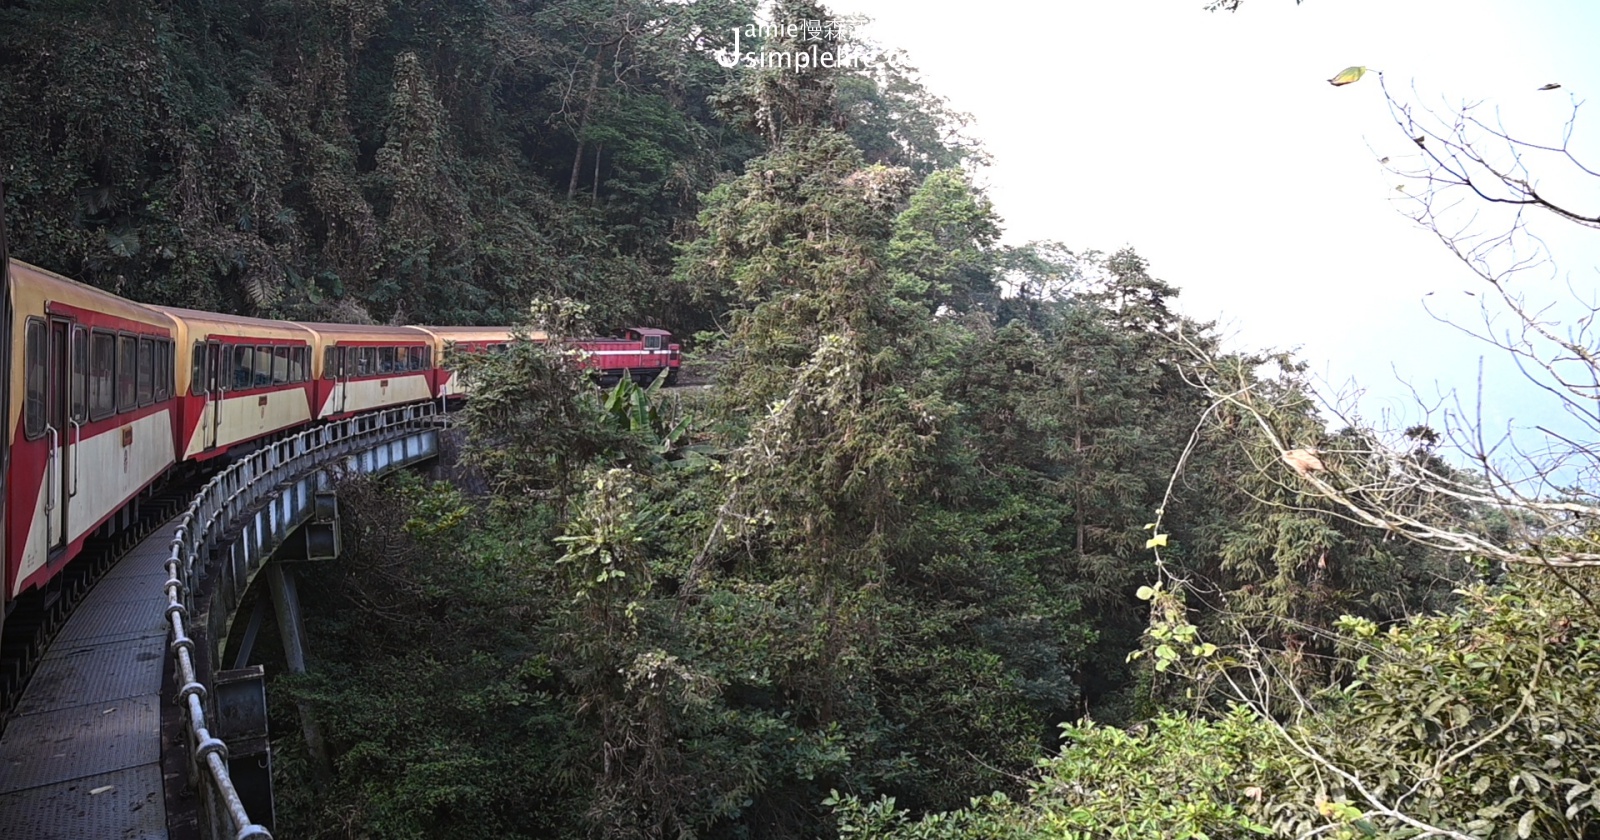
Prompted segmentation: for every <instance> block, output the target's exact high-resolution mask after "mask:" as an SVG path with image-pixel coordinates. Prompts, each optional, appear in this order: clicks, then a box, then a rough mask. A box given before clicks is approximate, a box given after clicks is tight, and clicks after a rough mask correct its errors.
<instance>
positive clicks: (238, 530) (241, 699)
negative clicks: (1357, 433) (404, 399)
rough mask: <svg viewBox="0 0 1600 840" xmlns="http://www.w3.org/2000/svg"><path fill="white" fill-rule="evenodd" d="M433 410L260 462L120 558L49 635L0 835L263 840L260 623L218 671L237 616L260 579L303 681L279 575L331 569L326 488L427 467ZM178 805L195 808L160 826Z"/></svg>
mask: <svg viewBox="0 0 1600 840" xmlns="http://www.w3.org/2000/svg"><path fill="white" fill-rule="evenodd" d="M435 409H436V406H434V405H431V404H420V405H415V406H407V407H404V408H397V409H389V410H385V411H379V412H373V413H370V414H364V415H359V416H355V417H351V418H348V419H346V420H343V421H339V422H335V423H329V424H327V425H323V426H319V427H316V428H314V429H310V430H308V431H306V432H303V433H301V434H299V435H297V436H295V437H291V438H287V439H284V440H281V441H278V442H276V443H273V444H271V445H269V446H266V447H264V448H261V449H259V450H257V451H255V452H254V453H252V454H250V455H249V456H248V457H245V458H243V459H242V460H240V461H238V462H237V463H235V464H233V465H231V466H230V467H228V468H227V469H226V470H225V471H223V472H222V473H219V474H218V475H217V476H216V477H214V478H213V479H212V480H211V481H210V483H208V484H207V485H206V486H205V487H204V489H202V490H201V491H200V493H199V494H198V495H197V496H196V497H195V499H194V501H193V502H192V503H191V504H190V505H189V507H188V510H187V511H186V512H185V513H183V514H182V515H181V516H179V517H178V518H177V519H176V520H175V521H173V522H171V523H169V524H168V525H166V526H165V527H163V528H161V529H159V530H157V531H156V532H155V533H154V534H152V535H151V536H150V537H149V538H147V539H145V540H144V541H143V542H142V543H140V544H139V546H137V547H136V548H134V549H133V550H132V551H131V552H129V553H128V554H127V555H126V556H124V557H123V559H122V560H121V561H120V562H119V563H118V564H117V566H116V567H115V568H113V569H112V570H111V571H110V572H109V573H107V574H106V576H105V578H104V579H102V580H101V581H100V583H99V584H97V585H96V587H95V588H94V590H93V591H91V592H90V593H89V594H88V595H87V596H86V597H85V598H84V600H83V602H82V603H81V604H80V605H79V606H78V608H77V609H76V610H75V611H74V612H73V614H72V617H71V618H70V619H69V620H68V621H67V623H66V625H65V627H64V628H63V629H62V630H61V631H60V633H59V634H58V635H57V637H56V639H55V641H54V642H53V643H52V645H51V648H50V650H49V652H47V653H46V654H45V656H44V658H43V660H42V661H41V662H40V664H39V667H38V670H37V671H36V672H35V674H34V676H33V679H32V681H31V682H30V683H29V685H28V688H27V691H26V693H25V694H24V695H23V698H22V700H21V702H20V703H19V704H18V706H17V709H16V717H15V718H14V719H13V720H12V721H11V723H10V725H9V726H8V727H7V728H6V730H5V733H4V737H3V738H0V837H5V838H7V840H27V838H41V840H42V838H68V837H84V838H110V837H116V838H124V839H125V840H155V838H169V837H174V838H177V837H184V836H194V835H198V836H202V837H205V838H210V839H212V840H215V839H218V838H233V839H234V840H244V838H255V840H266V838H271V836H272V834H271V825H272V819H273V818H272V800H271V778H270V773H271V751H270V749H269V748H268V744H267V731H266V694H265V692H266V689H265V684H264V682H263V674H262V669H261V667H260V666H259V665H257V666H252V667H245V662H244V660H246V659H248V657H249V650H250V647H251V645H252V644H253V642H254V637H255V631H256V629H257V628H258V627H259V623H260V617H261V613H260V611H257V612H256V613H255V614H254V615H252V616H251V620H250V621H249V622H248V627H247V628H246V629H245V630H244V631H243V633H242V635H241V637H240V641H239V647H240V649H241V650H240V653H241V655H240V656H238V657H236V660H237V661H236V662H235V663H234V667H233V668H231V669H224V668H221V667H220V665H221V664H222V658H223V653H224V651H225V650H226V648H227V647H228V640H229V636H230V633H231V631H232V629H233V625H234V619H235V617H236V613H237V612H238V610H239V607H240V605H241V603H242V602H243V601H244V597H245V593H246V592H247V591H248V590H249V588H250V586H251V583H252V582H254V581H255V580H256V579H257V578H258V577H259V576H262V574H263V573H265V577H266V583H267V584H268V586H269V588H270V594H271V598H272V601H273V604H274V612H275V613H276V614H277V618H278V624H279V631H280V632H279V634H280V637H281V638H282V639H283V642H284V649H285V650H284V653H285V659H286V661H287V663H288V665H289V668H290V670H291V671H301V670H304V668H305V654H304V642H303V633H302V631H301V629H300V623H301V622H300V613H299V607H298V595H297V593H296V590H295V587H294V575H293V572H292V566H290V567H286V566H285V565H284V564H285V563H286V562H289V561H292V560H297V559H298V560H317V559H331V558H333V557H336V556H337V555H338V553H339V542H340V541H339V524H338V499H337V497H336V496H335V495H334V487H335V484H336V482H337V481H338V480H339V479H340V478H341V477H343V476H347V475H357V474H367V475H379V474H383V473H386V472H390V471H392V470H396V469H399V468H401V467H406V466H410V465H413V464H418V463H421V462H423V461H426V460H428V459H431V458H433V457H434V456H436V455H437V454H438V452H439V443H440V431H441V427H442V426H443V424H444V422H445V419H444V418H443V417H442V416H441V415H439V414H438V413H437V412H436V410H435ZM269 561H272V562H269ZM257 602H258V603H259V599H257ZM306 734H307V736H308V739H314V738H315V737H316V735H315V733H314V732H313V731H312V727H309V726H308V728H307V732H306ZM313 749H315V745H314V744H313ZM185 794H192V798H191V797H190V796H187V795H185ZM180 800H181V801H194V802H196V803H197V804H198V808H196V809H185V810H184V812H183V813H179V812H177V810H176V809H175V811H174V812H173V813H169V812H168V807H167V806H168V803H169V801H180Z"/></svg>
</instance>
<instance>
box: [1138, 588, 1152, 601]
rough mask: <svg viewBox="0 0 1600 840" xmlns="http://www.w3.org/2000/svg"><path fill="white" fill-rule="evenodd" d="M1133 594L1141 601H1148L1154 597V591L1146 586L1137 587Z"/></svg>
mask: <svg viewBox="0 0 1600 840" xmlns="http://www.w3.org/2000/svg"><path fill="white" fill-rule="evenodd" d="M1133 594H1134V596H1135V597H1137V598H1138V599H1139V600H1141V601H1148V600H1150V599H1151V598H1154V597H1156V591H1155V590H1154V589H1151V588H1150V587H1148V586H1141V587H1139V589H1138V591H1136V592H1134V593H1133Z"/></svg>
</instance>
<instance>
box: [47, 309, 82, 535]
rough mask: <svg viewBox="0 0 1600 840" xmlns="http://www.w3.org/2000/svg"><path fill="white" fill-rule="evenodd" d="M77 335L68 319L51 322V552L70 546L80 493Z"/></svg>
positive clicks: (49, 430)
mask: <svg viewBox="0 0 1600 840" xmlns="http://www.w3.org/2000/svg"><path fill="white" fill-rule="evenodd" d="M74 332H76V333H79V334H81V333H82V332H83V330H82V328H81V327H80V328H77V329H76V330H74V329H73V324H72V322H71V321H69V320H67V319H65V318H51V319H50V333H49V335H48V337H47V338H46V341H47V342H48V350H47V352H46V353H45V359H46V362H45V405H44V408H45V438H46V440H47V441H48V443H49V447H50V451H49V453H48V458H47V460H46V462H45V476H44V480H45V528H46V531H45V533H46V535H47V536H48V537H49V539H48V541H47V542H48V544H49V551H50V552H52V553H53V552H56V551H59V550H61V549H64V548H66V547H67V534H68V530H67V520H68V510H69V508H70V507H71V504H70V502H71V498H72V495H73V494H74V493H76V492H77V488H76V487H75V486H74V483H75V482H73V481H72V478H73V476H74V472H73V471H74V468H75V467H76V461H77V459H76V458H75V457H74V456H75V454H76V450H77V447H78V444H79V443H81V442H82V440H83V423H82V416H81V414H78V415H74V413H73V408H75V407H76V406H73V405H72V404H71V397H70V395H69V393H68V390H69V387H70V385H71V384H72V383H73V381H74V379H75V377H74V376H73V375H72V374H73V371H72V353H71V352H69V345H70V343H71V342H72V340H73V337H74Z"/></svg>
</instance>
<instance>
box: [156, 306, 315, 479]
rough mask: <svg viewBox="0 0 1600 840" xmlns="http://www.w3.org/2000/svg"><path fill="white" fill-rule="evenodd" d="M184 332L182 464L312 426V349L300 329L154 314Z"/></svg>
mask: <svg viewBox="0 0 1600 840" xmlns="http://www.w3.org/2000/svg"><path fill="white" fill-rule="evenodd" d="M152 308H153V309H156V310H158V311H160V312H164V313H166V314H167V315H168V316H169V317H171V318H172V319H173V322H174V324H175V325H176V327H177V339H178V346H179V347H180V348H184V352H183V354H182V358H183V359H184V362H185V363H184V364H180V365H178V366H177V370H176V372H175V373H176V379H177V386H178V387H177V389H176V395H177V401H178V405H179V417H180V429H179V431H180V436H179V449H178V452H179V459H180V460H196V461H202V460H207V459H209V458H214V457H216V456H218V455H223V454H226V453H227V452H228V450H229V449H230V448H231V447H234V446H238V445H239V444H241V443H247V442H249V441H253V440H257V439H259V438H263V437H267V436H269V435H273V434H276V433H278V432H282V431H286V430H289V429H294V428H298V427H301V426H304V425H305V424H307V423H310V422H311V416H312V411H311V406H312V402H311V401H312V388H313V383H312V380H311V359H312V349H313V348H312V343H313V342H314V341H315V339H316V336H315V334H313V333H312V332H311V331H310V330H308V329H306V328H305V327H302V326H300V325H298V324H292V323H288V322H285V321H269V320H265V319H261V318H244V317H240V316H237V315H219V314H217V313H214V312H200V311H196V310H192V309H176V308H170V307H159V306H158V307H152Z"/></svg>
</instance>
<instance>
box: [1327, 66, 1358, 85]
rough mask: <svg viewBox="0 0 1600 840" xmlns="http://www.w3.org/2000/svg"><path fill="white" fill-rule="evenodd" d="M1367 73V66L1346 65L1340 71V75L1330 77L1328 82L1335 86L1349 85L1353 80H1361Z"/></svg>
mask: <svg viewBox="0 0 1600 840" xmlns="http://www.w3.org/2000/svg"><path fill="white" fill-rule="evenodd" d="M1366 74H1367V68H1365V67H1346V68H1344V69H1343V70H1340V71H1339V75H1337V76H1334V77H1333V78H1331V79H1329V80H1328V84H1330V85H1333V86H1334V87H1340V86H1342V85H1348V84H1350V83H1351V82H1359V81H1361V77H1362V76H1365V75H1366Z"/></svg>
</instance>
